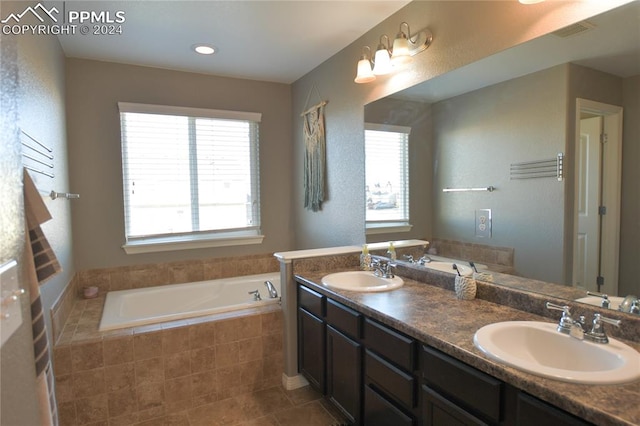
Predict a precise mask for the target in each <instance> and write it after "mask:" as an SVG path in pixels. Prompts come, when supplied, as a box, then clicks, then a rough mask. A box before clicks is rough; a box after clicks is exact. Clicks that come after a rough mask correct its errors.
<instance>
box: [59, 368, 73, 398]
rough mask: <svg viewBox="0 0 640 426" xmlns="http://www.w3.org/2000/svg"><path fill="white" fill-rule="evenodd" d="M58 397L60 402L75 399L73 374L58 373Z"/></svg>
mask: <svg viewBox="0 0 640 426" xmlns="http://www.w3.org/2000/svg"><path fill="white" fill-rule="evenodd" d="M56 399H57V401H58V402H68V401H73V400H74V399H75V394H74V392H73V376H72V375H71V374H65V375H59V374H56Z"/></svg>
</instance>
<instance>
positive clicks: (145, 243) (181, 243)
mask: <svg viewBox="0 0 640 426" xmlns="http://www.w3.org/2000/svg"><path fill="white" fill-rule="evenodd" d="M263 239H264V235H258V234H253V235H238V236H224V237H220V236H218V237H215V236H211V235H208V236H200V237H194V236H187V237H184V236H181V237H162V238H145V239H140V240H135V241H128V242H127V243H125V244H124V245H123V246H122V248H123V249H124V251H125V252H126V253H127V254H140V253H156V252H161V251H176V250H191V249H202V248H212V247H228V246H242V245H250V244H262V240H263Z"/></svg>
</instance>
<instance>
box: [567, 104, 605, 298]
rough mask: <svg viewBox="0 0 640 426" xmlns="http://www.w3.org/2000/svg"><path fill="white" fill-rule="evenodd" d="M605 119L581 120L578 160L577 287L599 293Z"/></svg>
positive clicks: (575, 274)
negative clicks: (603, 127) (601, 170)
mask: <svg viewBox="0 0 640 426" xmlns="http://www.w3.org/2000/svg"><path fill="white" fill-rule="evenodd" d="M601 134H602V117H600V116H596V117H592V118H586V119H582V120H580V139H579V142H578V146H577V150H576V160H577V170H576V172H577V181H576V197H577V204H578V206H577V214H578V235H577V245H576V250H575V252H574V262H575V266H574V275H573V285H574V286H577V287H581V288H585V289H587V290H591V291H597V290H598V288H597V285H596V282H597V277H598V272H599V271H598V262H599V237H600V217H599V214H598V207H599V206H600V135H601Z"/></svg>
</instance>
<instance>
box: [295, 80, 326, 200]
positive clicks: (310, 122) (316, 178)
mask: <svg viewBox="0 0 640 426" xmlns="http://www.w3.org/2000/svg"><path fill="white" fill-rule="evenodd" d="M313 89H315V91H316V93H317V94H318V97H319V98H320V93H319V92H318V88H317V87H316V86H315V85H314V86H313V88H312V89H311V90H310V91H309V95H308V96H307V102H305V108H306V107H307V104H308V103H309V97H310V96H311V92H312V91H313ZM326 104H327V101H321V102H320V103H318V104H316V105H314V106H312V107H311V108H308V109H306V110H305V111H304V112H303V113H302V114H300V115H301V116H302V118H303V119H304V124H303V127H304V145H305V154H304V207H305V208H306V209H308V210H311V211H314V212H317V211H319V210H320V209H322V202H323V201H324V195H325V194H324V183H325V182H324V180H325V178H324V173H325V166H326V165H325V158H326V152H325V151H326V142H325V133H324V106H325V105H326Z"/></svg>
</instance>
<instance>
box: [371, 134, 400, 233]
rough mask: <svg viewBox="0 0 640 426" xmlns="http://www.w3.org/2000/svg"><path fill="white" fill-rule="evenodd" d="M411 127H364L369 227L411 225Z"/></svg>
mask: <svg viewBox="0 0 640 426" xmlns="http://www.w3.org/2000/svg"><path fill="white" fill-rule="evenodd" d="M410 132H411V128H410V127H403V126H390V125H381V124H373V123H367V124H365V159H366V161H365V185H366V188H365V193H366V221H367V225H378V226H383V225H384V224H390V225H391V224H403V223H408V222H409V153H408V152H409V134H410Z"/></svg>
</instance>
